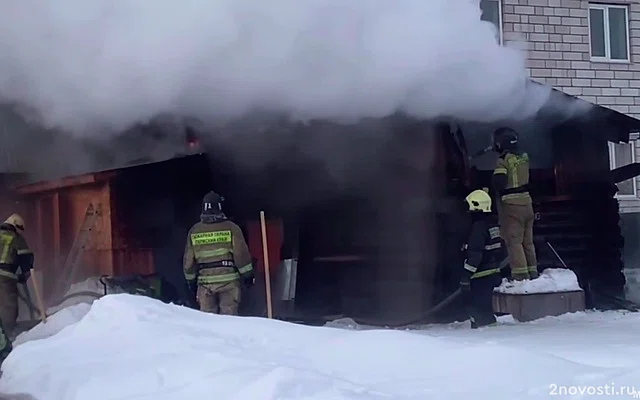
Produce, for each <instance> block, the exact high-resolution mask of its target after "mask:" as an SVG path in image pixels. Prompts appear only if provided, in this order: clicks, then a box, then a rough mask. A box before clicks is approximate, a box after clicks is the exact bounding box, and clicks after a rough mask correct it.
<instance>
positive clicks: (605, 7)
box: [587, 3, 631, 64]
mask: <svg viewBox="0 0 640 400" xmlns="http://www.w3.org/2000/svg"><path fill="white" fill-rule="evenodd" d="M612 8H617V9H623V10H624V16H625V21H626V27H627V29H626V32H625V34H626V36H627V40H626V42H627V58H626V59H624V60H616V59H612V58H611V37H610V32H609V31H610V30H609V10H610V9H612ZM591 10H601V11H602V14H603V19H604V21H603V24H604V27H603V29H604V32H603V34H604V53H605V56H604V57H599V56H594V55H593V54H592V53H591V51H592V47H591ZM587 25H588V26H589V58H590V60H591V61H593V62H606V63H619V64H630V63H631V29H630V26H629V25H630V15H629V6H628V5H625V4H607V3H589V15H588V16H587Z"/></svg>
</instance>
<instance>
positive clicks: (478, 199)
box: [460, 190, 506, 329]
mask: <svg viewBox="0 0 640 400" xmlns="http://www.w3.org/2000/svg"><path fill="white" fill-rule="evenodd" d="M465 201H466V203H467V209H468V212H469V214H470V216H471V233H470V235H469V239H468V240H467V243H466V244H465V245H464V246H463V250H464V252H465V261H464V268H463V271H462V277H461V279H460V289H461V290H462V293H463V294H464V295H465V298H466V301H467V304H468V307H469V317H470V319H471V328H472V329H475V328H479V327H482V326H488V325H495V323H496V317H495V315H494V313H493V289H494V288H495V287H496V286H499V285H500V282H501V280H502V278H501V276H500V264H501V263H502V261H503V260H504V259H505V258H506V252H505V249H504V247H503V245H502V238H501V237H500V226H499V225H498V218H497V217H496V215H495V214H493V213H492V212H491V196H489V194H488V193H487V192H486V191H484V190H474V191H473V192H471V193H470V194H469V195H468V196H467V197H466V199H465Z"/></svg>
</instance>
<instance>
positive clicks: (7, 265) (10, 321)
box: [0, 214, 33, 352]
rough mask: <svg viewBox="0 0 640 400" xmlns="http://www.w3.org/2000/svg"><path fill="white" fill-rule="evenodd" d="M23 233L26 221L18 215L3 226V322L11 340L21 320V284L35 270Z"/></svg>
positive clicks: (0, 263) (0, 258)
mask: <svg viewBox="0 0 640 400" xmlns="http://www.w3.org/2000/svg"><path fill="white" fill-rule="evenodd" d="M21 232H24V220H23V219H22V217H21V216H20V215H18V214H12V215H11V216H10V217H9V218H7V219H6V221H4V223H2V224H0V320H1V321H2V328H3V331H4V333H5V334H6V335H7V336H10V337H11V335H12V333H13V330H14V329H15V327H16V320H17V319H18V283H23V284H24V283H26V282H27V279H29V276H30V275H31V269H32V268H33V252H32V251H31V249H29V246H28V245H27V241H26V240H25V238H24V237H23V236H22V234H21ZM0 352H1V351H0Z"/></svg>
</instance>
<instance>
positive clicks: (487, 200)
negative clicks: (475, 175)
mask: <svg viewBox="0 0 640 400" xmlns="http://www.w3.org/2000/svg"><path fill="white" fill-rule="evenodd" d="M465 201H466V202H467V205H468V206H469V211H482V212H486V213H490V212H491V196H489V193H487V192H486V191H485V190H474V191H473V192H471V193H469V195H468V196H467V197H466V198H465Z"/></svg>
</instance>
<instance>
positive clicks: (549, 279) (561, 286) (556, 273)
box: [494, 268, 582, 294]
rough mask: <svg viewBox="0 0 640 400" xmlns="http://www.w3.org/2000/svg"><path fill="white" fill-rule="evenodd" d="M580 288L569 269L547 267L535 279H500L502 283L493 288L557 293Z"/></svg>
mask: <svg viewBox="0 0 640 400" xmlns="http://www.w3.org/2000/svg"><path fill="white" fill-rule="evenodd" d="M576 290H582V289H581V288H580V285H579V284H578V277H577V276H576V274H575V273H574V272H573V271H571V270H570V269H564V268H547V269H545V270H544V271H542V273H541V274H540V276H539V277H538V278H537V279H532V280H528V279H527V280H524V281H511V282H510V281H508V280H507V279H503V280H502V284H500V286H498V287H497V288H495V289H494V291H495V292H499V293H505V294H529V293H557V292H570V291H576Z"/></svg>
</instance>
